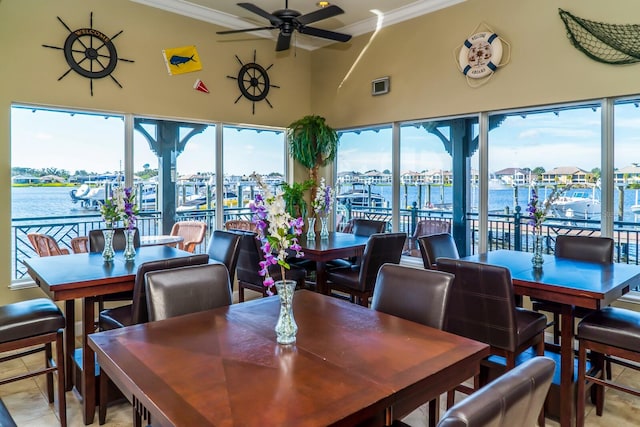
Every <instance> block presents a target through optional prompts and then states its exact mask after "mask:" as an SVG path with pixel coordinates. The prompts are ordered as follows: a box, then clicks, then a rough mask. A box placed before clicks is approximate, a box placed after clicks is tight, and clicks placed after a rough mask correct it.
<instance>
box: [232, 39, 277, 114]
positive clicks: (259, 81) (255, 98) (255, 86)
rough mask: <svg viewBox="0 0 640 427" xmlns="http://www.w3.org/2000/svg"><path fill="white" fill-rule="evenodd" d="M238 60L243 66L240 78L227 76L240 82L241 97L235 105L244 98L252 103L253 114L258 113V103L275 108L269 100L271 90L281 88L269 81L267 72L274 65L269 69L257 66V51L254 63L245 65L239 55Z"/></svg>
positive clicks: (254, 54) (239, 73)
mask: <svg viewBox="0 0 640 427" xmlns="http://www.w3.org/2000/svg"><path fill="white" fill-rule="evenodd" d="M236 59H237V60H238V62H239V63H240V65H241V67H240V71H239V72H238V76H237V77H234V76H227V77H228V78H230V79H234V80H236V81H237V82H238V88H239V89H240V96H238V97H237V98H236V100H235V102H234V104H237V103H238V101H239V100H240V98H242V97H243V96H244V97H245V98H247V99H248V100H249V101H251V103H252V114H255V113H256V102H260V101H262V100H264V101H265V102H266V103H267V104H268V105H269V107H271V108H273V105H271V102H269V99H268V98H267V95H268V94H269V89H271V88H272V87H274V88H280V86H277V85H274V84H272V83H271V80H270V79H269V74H268V72H267V71H268V70H269V69H270V68H271V67H273V64H271V65H269V66H268V67H267V68H264V67H263V66H261V65H259V64H257V63H256V51H255V50H254V51H253V62H249V63H247V64H244V63H243V62H242V61H241V60H240V58H238V55H236Z"/></svg>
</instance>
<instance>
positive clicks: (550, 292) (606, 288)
mask: <svg viewBox="0 0 640 427" xmlns="http://www.w3.org/2000/svg"><path fill="white" fill-rule="evenodd" d="M531 258H532V254H531V253H528V252H520V251H511V250H497V251H491V252H487V253H483V254H478V255H472V256H468V257H465V258H463V259H464V260H467V261H474V262H480V263H483V264H491V265H497V266H501V267H506V268H508V269H509V270H510V272H511V278H512V280H513V288H514V293H515V294H516V295H526V296H529V297H534V298H539V299H543V300H547V301H553V302H556V303H558V304H560V305H561V307H562V308H561V326H560V330H561V337H560V339H561V341H560V399H561V401H560V425H561V426H563V427H568V426H571V425H572V424H573V420H574V415H575V409H574V408H575V405H574V403H575V395H574V394H573V381H574V343H573V333H574V315H573V310H574V307H584V308H590V309H594V310H598V309H600V308H602V307H606V306H607V305H609V304H611V303H612V302H614V301H615V300H616V299H618V298H619V297H620V296H622V295H624V294H626V293H627V292H629V290H630V289H634V288H636V287H637V286H639V285H640V266H638V265H631V264H620V263H612V264H602V263H596V262H587V261H576V260H572V259H568V258H560V257H555V256H553V255H543V258H544V264H543V266H542V268H541V269H534V268H533V267H532V263H531Z"/></svg>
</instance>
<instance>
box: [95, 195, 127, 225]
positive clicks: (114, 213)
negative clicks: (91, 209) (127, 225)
mask: <svg viewBox="0 0 640 427" xmlns="http://www.w3.org/2000/svg"><path fill="white" fill-rule="evenodd" d="M118 193H119V191H118V189H117V188H116V189H115V190H114V191H112V192H111V197H109V198H108V199H106V200H105V201H104V202H103V203H102V204H101V205H100V213H101V214H102V219H103V220H104V222H105V224H106V225H107V228H111V227H113V226H115V225H116V224H117V223H118V221H120V219H122V210H121V209H120V205H119V203H118V199H119V197H118Z"/></svg>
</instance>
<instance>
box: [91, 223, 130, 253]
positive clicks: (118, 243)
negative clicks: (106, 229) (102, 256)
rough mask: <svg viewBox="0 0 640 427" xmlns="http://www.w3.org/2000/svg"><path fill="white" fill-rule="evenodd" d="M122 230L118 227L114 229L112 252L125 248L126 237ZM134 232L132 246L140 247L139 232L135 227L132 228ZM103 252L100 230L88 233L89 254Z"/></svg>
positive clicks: (102, 236)
mask: <svg viewBox="0 0 640 427" xmlns="http://www.w3.org/2000/svg"><path fill="white" fill-rule="evenodd" d="M124 230H125V229H124V228H122V227H119V228H116V229H115V232H114V233H113V242H112V246H113V250H115V251H123V250H124V248H125V247H126V246H127V236H126V235H125V233H124ZM134 230H135V231H136V232H135V234H134V237H133V246H134V247H135V248H139V247H140V231H139V230H138V228H137V227H135V228H134ZM103 250H104V234H103V233H102V229H95V230H91V231H89V252H94V253H95V252H102V251H103Z"/></svg>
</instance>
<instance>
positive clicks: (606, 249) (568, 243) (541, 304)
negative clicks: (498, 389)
mask: <svg viewBox="0 0 640 427" xmlns="http://www.w3.org/2000/svg"><path fill="white" fill-rule="evenodd" d="M613 247H614V242H613V239H611V238H609V237H591V236H558V237H556V256H557V257H560V258H569V259H575V260H577V261H590V262H600V263H606V264H611V263H612V262H613ZM531 303H532V308H533V309H534V310H535V311H546V312H549V313H552V314H553V321H552V323H551V325H553V342H554V343H555V344H559V343H560V311H561V310H562V307H561V305H560V304H557V303H554V302H553V301H545V300H540V299H537V298H532V299H531ZM590 312H591V310H589V309H582V308H577V309H574V313H573V314H574V316H576V317H578V318H581V317H584V316H586V315H587V314H589V313H590Z"/></svg>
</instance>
